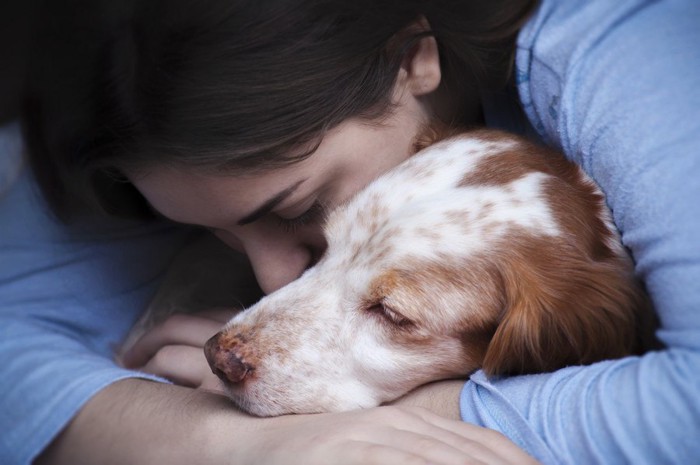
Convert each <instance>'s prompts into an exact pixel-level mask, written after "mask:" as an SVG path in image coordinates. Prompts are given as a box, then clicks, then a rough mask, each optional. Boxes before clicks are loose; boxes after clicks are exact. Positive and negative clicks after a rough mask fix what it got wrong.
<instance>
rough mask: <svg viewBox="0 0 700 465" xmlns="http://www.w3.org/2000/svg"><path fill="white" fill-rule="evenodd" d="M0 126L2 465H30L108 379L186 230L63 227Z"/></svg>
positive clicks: (15, 140)
mask: <svg viewBox="0 0 700 465" xmlns="http://www.w3.org/2000/svg"><path fill="white" fill-rule="evenodd" d="M21 154H22V143H21V140H20V131H19V126H18V125H17V124H13V125H9V126H5V127H2V128H0V360H1V363H0V380H1V381H0V432H1V433H0V464H2V465H13V464H28V463H30V461H31V460H32V459H33V458H34V457H35V456H36V455H38V454H39V453H40V452H41V451H42V450H43V449H44V447H46V446H47V445H48V443H49V442H50V441H51V440H52V439H53V438H54V437H55V436H56V435H57V434H58V433H59V432H60V430H61V429H62V428H63V427H64V426H65V425H66V424H67V422H68V421H69V420H70V419H71V418H72V417H73V416H74V415H75V414H76V412H77V411H78V410H79V409H80V407H81V406H82V405H83V404H84V403H85V402H86V401H87V400H88V399H89V398H90V397H91V396H92V395H93V394H95V393H96V392H98V391H99V390H100V389H102V388H103V387H105V386H107V385H108V384H110V383H113V382H114V381H117V380H119V379H123V378H127V377H144V378H151V379H157V378H155V377H149V376H147V375H143V374H139V373H136V372H132V371H128V370H124V369H121V368H118V367H117V366H116V365H115V364H114V363H113V362H112V358H113V351H114V349H116V348H117V346H118V344H119V342H120V341H121V339H122V338H123V336H124V335H125V333H126V331H128V329H129V327H130V326H131V325H132V324H133V322H134V321H135V319H136V318H137V317H138V316H139V314H141V313H142V312H143V310H144V309H145V306H146V303H147V302H148V299H149V298H150V296H151V295H152V294H153V293H154V291H155V288H156V285H157V283H158V278H159V277H160V276H161V275H162V274H163V272H164V270H165V269H166V268H167V266H168V264H169V263H170V261H171V259H172V257H173V255H174V254H175V252H176V251H177V250H178V249H179V248H181V247H182V244H183V241H186V240H187V236H188V234H191V232H189V233H188V231H186V230H184V229H183V230H178V229H176V228H173V227H172V226H165V225H162V224H161V225H153V226H142V225H137V224H134V223H123V222H116V221H115V222H109V221H101V222H94V223H90V222H78V223H76V224H73V225H71V226H66V225H64V224H62V223H60V222H59V221H58V220H55V219H54V218H53V217H52V216H51V215H50V214H49V213H48V211H47V206H46V205H45V204H44V202H43V200H42V198H41V196H40V193H39V191H38V186H37V185H36V184H35V183H34V182H33V179H32V176H31V173H30V170H29V169H28V168H27V167H26V166H24V165H25V163H24V162H23V160H22V156H21Z"/></svg>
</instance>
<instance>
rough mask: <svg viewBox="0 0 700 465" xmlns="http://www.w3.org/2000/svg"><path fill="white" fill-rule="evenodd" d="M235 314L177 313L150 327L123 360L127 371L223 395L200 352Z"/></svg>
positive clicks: (230, 312)
mask: <svg viewBox="0 0 700 465" xmlns="http://www.w3.org/2000/svg"><path fill="white" fill-rule="evenodd" d="M236 312H237V310H230V309H215V310H208V311H202V312H197V313H196V314H184V313H178V314H174V315H172V316H170V317H169V318H168V319H166V320H165V321H164V322H163V323H161V324H159V325H157V326H155V327H153V328H152V329H150V330H149V331H147V332H146V333H145V334H144V335H143V336H141V338H139V339H138V340H137V341H136V342H135V343H134V344H133V345H132V346H131V347H130V348H129V349H128V351H127V352H126V353H125V354H124V355H123V356H122V360H121V362H122V364H123V365H124V366H125V367H126V368H131V369H136V370H139V371H143V372H146V373H150V374H153V375H156V376H160V377H163V378H166V379H169V380H171V381H172V382H174V383H175V384H179V385H181V386H186V387H192V388H200V389H205V390H207V391H212V392H215V393H219V394H223V392H224V391H223V387H222V385H221V382H220V381H219V378H217V377H216V375H214V374H213V373H212V371H211V368H210V367H209V364H208V363H207V360H206V358H205V357H204V352H203V350H202V348H203V347H204V344H205V343H206V342H207V340H209V338H210V337H212V336H213V335H214V334H216V333H217V332H218V331H219V330H220V329H221V328H222V327H223V325H224V324H225V323H226V322H227V321H228V320H230V319H231V318H232V317H233V315H235V314H236Z"/></svg>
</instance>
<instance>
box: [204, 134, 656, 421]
mask: <svg viewBox="0 0 700 465" xmlns="http://www.w3.org/2000/svg"><path fill="white" fill-rule="evenodd" d="M325 234H326V239H327V242H328V249H327V251H326V253H325V255H324V256H323V257H322V259H321V260H320V261H319V262H318V263H317V264H316V266H314V267H313V268H311V269H309V270H308V271H307V272H306V273H305V274H304V275H303V276H301V277H300V278H299V279H298V280H296V281H294V282H292V283H290V284H289V285H287V286H285V287H284V288H282V289H280V290H279V291H277V292H275V293H273V294H271V295H269V296H267V297H265V298H264V299H262V300H261V301H260V302H259V303H257V304H256V305H254V306H253V307H251V308H249V309H248V310H246V311H244V312H243V313H241V314H239V315H237V316H236V317H235V318H234V319H232V320H231V321H230V322H229V323H228V324H227V325H226V326H225V327H224V329H223V330H222V331H221V332H220V333H219V334H217V335H216V336H215V337H214V338H212V339H211V340H210V341H209V342H208V343H207V346H206V348H205V352H206V355H207V358H208V360H209V362H210V364H211V366H212V368H213V370H214V372H215V373H217V374H218V375H219V376H220V377H221V378H222V380H223V381H224V383H225V385H226V387H227V391H228V392H229V394H230V396H231V398H232V399H233V400H234V401H235V402H236V403H237V404H238V405H239V406H241V407H242V408H243V409H245V410H247V411H249V412H251V413H253V414H256V415H261V416H269V415H279V414H284V413H310V412H320V411H339V410H348V409H353V408H360V407H370V406H375V405H378V404H381V403H383V402H386V401H389V400H393V399H396V398H398V397H400V396H401V395H403V394H405V393H406V392H408V391H410V390H411V389H413V388H415V387H417V386H419V385H421V384H424V383H427V382H430V381H434V380H439V379H447V378H453V377H464V376H465V375H468V374H469V373H471V372H473V371H474V370H476V369H478V368H480V367H482V368H484V370H485V371H486V372H487V373H488V374H490V375H501V374H518V373H532V372H542V371H550V370H554V369H556V368H559V367H562V366H566V365H571V364H582V363H591V362H594V361H598V360H601V359H606V358H612V357H619V356H624V355H627V354H630V353H633V352H635V351H636V350H637V348H638V338H637V334H638V330H639V321H640V317H639V315H641V314H644V313H645V312H646V310H645V301H644V298H643V294H642V292H641V289H640V288H639V287H638V285H637V283H636V281H635V280H634V278H633V276H632V267H631V264H630V261H629V259H628V257H627V256H626V254H625V252H624V250H623V248H622V246H621V245H620V243H619V240H618V238H617V235H616V232H615V230H614V228H613V226H612V223H611V221H610V218H609V215H608V212H607V210H606V208H605V205H604V201H603V197H602V195H601V194H600V192H599V191H598V189H597V187H596V186H595V185H594V184H593V183H592V182H590V181H589V180H588V179H587V178H586V177H585V175H583V173H582V172H581V171H580V170H579V169H578V168H576V167H575V166H574V165H572V164H570V163H568V162H567V161H566V160H564V159H563V158H561V157H560V156H558V155H556V154H552V153H549V152H548V151H546V150H544V149H542V148H539V147H536V146H534V145H531V144H529V143H527V142H524V141H522V140H520V139H517V138H514V137H512V136H508V135H505V134H502V133H497V132H492V131H480V132H475V133H472V134H470V135H462V136H459V137H455V138H451V139H449V140H444V141H441V142H439V143H437V144H435V145H432V146H430V147H428V148H427V149H426V150H423V151H422V152H420V153H419V154H417V155H416V156H414V157H413V158H411V159H409V160H408V161H407V162H406V163H404V164H402V165H400V166H399V167H397V168H395V169H394V170H392V171H391V172H389V173H388V174H386V175H384V176H382V177H381V178H379V179H378V180H376V181H375V182H373V183H372V184H370V185H369V186H368V187H367V188H365V189H364V190H362V191H361V192H360V193H359V194H357V195H356V196H355V197H354V198H353V199H351V200H350V201H349V202H347V203H346V204H345V205H343V206H341V207H339V208H337V209H336V210H335V211H333V212H332V213H331V214H330V215H329V218H328V220H327V223H326V228H325Z"/></svg>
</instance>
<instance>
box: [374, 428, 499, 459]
mask: <svg viewBox="0 0 700 465" xmlns="http://www.w3.org/2000/svg"><path fill="white" fill-rule="evenodd" d="M419 429H420V430H421V431H420V432H414V431H408V430H394V431H391V432H390V433H388V434H387V436H386V437H385V438H381V439H380V440H381V442H382V443H386V444H387V445H390V446H392V447H394V448H396V449H399V450H404V451H406V452H408V453H411V454H414V455H416V456H419V457H422V458H423V459H425V460H426V461H428V462H429V463H440V464H446V465H447V464H449V465H452V464H472V465H485V464H489V465H504V462H503V461H502V460H500V458H499V457H498V456H496V455H494V454H491V453H489V452H488V451H485V450H482V448H480V447H478V444H470V443H473V441H470V440H468V439H464V438H459V437H458V436H457V435H454V434H452V433H450V432H449V431H445V430H442V429H441V428H437V427H435V426H432V425H427V424H426V425H424V426H422V427H420V428H419ZM375 440H376V439H375ZM372 442H374V440H372Z"/></svg>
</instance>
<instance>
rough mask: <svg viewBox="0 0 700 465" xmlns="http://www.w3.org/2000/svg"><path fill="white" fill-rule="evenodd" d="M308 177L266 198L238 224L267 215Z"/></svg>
mask: <svg viewBox="0 0 700 465" xmlns="http://www.w3.org/2000/svg"><path fill="white" fill-rule="evenodd" d="M304 181H306V179H302V180H301V181H297V182H295V183H294V184H292V185H291V186H289V187H287V188H286V189H284V190H282V191H280V192H279V193H277V194H275V195H273V196H272V197H270V198H269V199H268V200H266V201H265V202H264V203H263V204H262V205H260V206H259V207H258V208H256V209H255V210H253V211H252V212H251V213H249V214H247V215H246V216H244V217H243V218H241V219H240V220H238V222H236V224H237V225H238V226H243V225H246V224H250V223H252V222H254V221H256V220H258V219H260V218H262V217H263V216H265V215H267V214H268V213H270V212H271V211H272V209H273V208H275V207H276V206H277V205H278V204H280V203H281V202H282V201H283V200H284V199H286V198H287V197H289V196H290V195H291V194H292V193H293V192H294V191H295V190H297V188H298V187H299V186H300V185H301V184H302V183H303V182H304Z"/></svg>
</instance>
